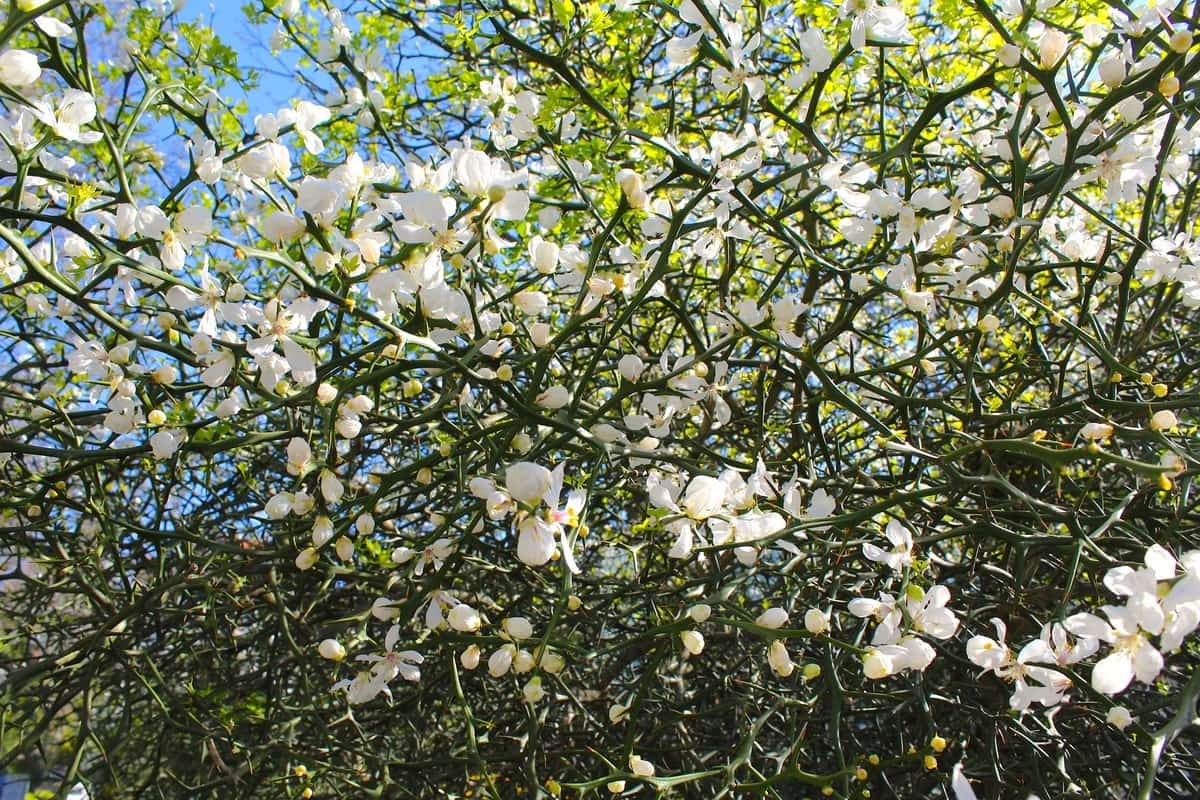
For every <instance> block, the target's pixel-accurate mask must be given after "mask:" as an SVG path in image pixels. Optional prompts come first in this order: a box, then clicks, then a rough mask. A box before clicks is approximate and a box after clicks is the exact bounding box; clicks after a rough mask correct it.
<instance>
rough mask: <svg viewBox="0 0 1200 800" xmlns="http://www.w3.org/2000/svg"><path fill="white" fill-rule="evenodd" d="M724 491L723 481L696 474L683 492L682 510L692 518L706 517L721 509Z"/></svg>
mask: <svg viewBox="0 0 1200 800" xmlns="http://www.w3.org/2000/svg"><path fill="white" fill-rule="evenodd" d="M726 491H727V487H726V485H725V483H724V482H723V481H720V480H718V479H717V478H713V477H710V476H708V475H697V476H696V477H694V478H692V480H691V483H689V484H688V487H687V491H686V492H685V493H684V496H683V510H684V512H685V513H686V514H687V515H688V516H689V517H691V518H692V519H694V520H705V519H708V518H709V517H711V516H713V515H714V514H719V513H721V511H722V510H723V508H724V505H725V493H726Z"/></svg>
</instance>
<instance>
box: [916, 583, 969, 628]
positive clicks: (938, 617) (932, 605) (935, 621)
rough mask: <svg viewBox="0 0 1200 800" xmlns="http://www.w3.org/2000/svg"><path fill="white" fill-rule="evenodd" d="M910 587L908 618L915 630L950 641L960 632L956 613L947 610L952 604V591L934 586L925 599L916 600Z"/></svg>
mask: <svg viewBox="0 0 1200 800" xmlns="http://www.w3.org/2000/svg"><path fill="white" fill-rule="evenodd" d="M912 588H913V587H911V586H910V587H909V591H910V594H909V596H908V616H909V619H910V621H911V624H912V628H913V630H915V631H917V632H918V633H923V634H926V635H927V636H932V637H934V638H935V639H949V638H951V637H952V636H954V633H955V632H956V631H957V630H958V618H957V617H955V616H954V612H953V611H951V610H950V609H948V608H946V604H947V603H949V602H950V590H949V589H947V588H946V587H945V586H941V585H934V586H932V587H930V589H929V591H927V592H925V594H924V597H922V598H920V599H919V600H918V599H915V598H914V597H913V596H912V594H911V592H912Z"/></svg>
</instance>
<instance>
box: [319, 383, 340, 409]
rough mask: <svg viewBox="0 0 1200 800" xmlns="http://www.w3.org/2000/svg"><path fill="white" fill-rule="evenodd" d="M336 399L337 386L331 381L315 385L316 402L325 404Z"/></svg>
mask: <svg viewBox="0 0 1200 800" xmlns="http://www.w3.org/2000/svg"><path fill="white" fill-rule="evenodd" d="M336 399H337V388H336V387H334V385H333V384H331V383H322V384H321V385H320V386H318V387H317V402H318V403H320V404H321V405H323V406H327V405H329V404H330V403H332V402H333V401H334V400H336Z"/></svg>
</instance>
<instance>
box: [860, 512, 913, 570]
mask: <svg viewBox="0 0 1200 800" xmlns="http://www.w3.org/2000/svg"><path fill="white" fill-rule="evenodd" d="M884 535H885V536H887V538H888V541H889V542H891V543H892V549H891V550H890V551H887V550H883V549H881V548H879V547H877V546H875V545H873V544H871V543H870V542H866V543H864V544H863V546H862V551H863V555H864V556H866V557H867V558H868V559H869V560H871V561H875V562H878V563H881V564H886V565H887V566H888V567H890V568H891V570H892V571H893V572H903V571H904V568H905V567H907V566H908V565H909V564H912V558H913V556H912V549H913V537H912V532H911V531H909V529H908V528H906V527H905V526H904V525H902V524H901V523H900V521H899V520H896V519H893V520H892V521H890V522H889V523H888V524H887V528H885V529H884Z"/></svg>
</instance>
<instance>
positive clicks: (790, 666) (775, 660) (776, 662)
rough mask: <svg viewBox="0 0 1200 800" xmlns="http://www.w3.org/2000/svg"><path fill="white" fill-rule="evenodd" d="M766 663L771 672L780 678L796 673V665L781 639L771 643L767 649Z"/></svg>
mask: <svg viewBox="0 0 1200 800" xmlns="http://www.w3.org/2000/svg"><path fill="white" fill-rule="evenodd" d="M767 663H768V664H769V665H770V666H771V670H772V671H773V672H774V673H775V674H776V675H778V676H779V677H781V678H786V677H788V676H790V675H791V674H792V673H793V672H795V671H796V665H795V663H794V662H793V661H792V657H791V656H790V655H789V654H788V651H787V646H786V645H785V644H784V643H783V640H781V639H776V640H775V641H773V642H771V646H770V647H769V648H768V649H767Z"/></svg>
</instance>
